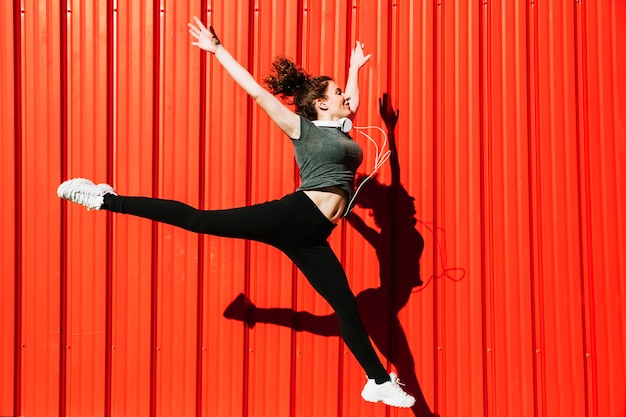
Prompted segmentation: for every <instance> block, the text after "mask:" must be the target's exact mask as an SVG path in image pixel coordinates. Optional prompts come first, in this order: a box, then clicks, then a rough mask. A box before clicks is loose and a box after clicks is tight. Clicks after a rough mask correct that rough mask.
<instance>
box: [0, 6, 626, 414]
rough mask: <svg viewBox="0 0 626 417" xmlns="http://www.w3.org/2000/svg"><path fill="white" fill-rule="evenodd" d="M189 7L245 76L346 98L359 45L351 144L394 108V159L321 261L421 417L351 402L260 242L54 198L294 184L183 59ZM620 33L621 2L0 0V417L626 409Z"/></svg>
mask: <svg viewBox="0 0 626 417" xmlns="http://www.w3.org/2000/svg"><path fill="white" fill-rule="evenodd" d="M193 15H199V16H202V17H203V18H204V19H206V20H208V21H211V22H213V24H214V26H215V27H216V29H217V30H218V32H219V33H220V37H221V39H222V40H223V42H224V43H225V44H226V45H227V46H228V48H229V50H230V51H231V53H232V54H233V56H235V57H236V58H237V59H238V60H239V61H240V62H241V63H242V64H243V65H244V66H246V67H247V68H249V69H250V71H251V72H252V73H253V74H254V75H255V76H256V77H257V78H258V79H260V78H262V77H263V76H264V75H265V74H266V73H267V72H268V70H269V68H270V63H271V60H272V58H273V57H274V56H276V55H278V54H285V55H287V56H291V57H293V58H294V59H296V60H297V61H299V62H301V63H302V64H303V65H304V66H305V67H306V68H307V69H309V70H310V71H311V72H313V73H324V74H330V75H333V76H335V77H336V79H337V81H338V82H339V83H344V82H345V78H346V76H347V74H346V69H347V68H346V67H347V63H348V59H349V54H350V48H351V47H352V46H353V43H354V41H355V40H357V39H358V40H360V41H362V42H364V43H365V45H366V49H367V50H368V51H371V52H372V53H373V56H374V57H373V59H372V61H371V62H370V63H368V66H367V67H366V68H365V69H364V70H363V71H362V74H361V87H362V89H361V90H362V107H361V110H360V113H359V116H358V118H357V120H356V124H357V125H362V126H363V125H371V124H374V125H379V126H382V125H384V123H383V120H382V118H381V116H380V113H381V108H380V107H379V105H381V106H382V110H383V113H386V114H387V116H390V115H393V112H394V111H397V110H399V111H400V113H399V118H398V120H397V128H396V129H395V131H392V132H390V133H395V135H390V138H389V139H390V141H391V146H392V148H393V149H394V151H395V152H394V158H392V160H391V163H390V164H389V165H387V166H385V167H384V168H383V169H382V171H381V173H380V174H379V176H378V178H377V179H376V181H375V182H373V183H371V184H370V185H369V187H367V188H366V189H365V191H364V196H363V198H362V199H361V205H360V207H358V208H357V209H356V210H355V216H354V217H352V218H351V219H350V221H349V222H344V223H342V224H341V225H340V227H338V228H337V230H336V231H335V233H334V234H333V236H332V238H331V243H332V245H333V247H334V248H335V250H336V252H337V255H338V256H339V258H340V259H341V261H342V262H343V264H344V265H345V266H346V271H347V272H348V275H349V278H350V280H351V285H352V288H353V290H354V292H355V294H357V295H358V299H359V305H360V307H361V309H362V314H363V318H364V321H365V324H366V327H367V328H368V329H369V331H370V334H371V336H372V339H373V341H374V343H375V346H376V348H377V349H378V351H379V352H380V353H381V356H382V357H383V358H384V359H385V363H386V364H387V365H388V366H389V369H390V370H398V371H399V373H400V376H401V377H402V379H403V380H404V381H405V382H406V383H407V389H408V390H409V391H411V392H413V393H415V394H417V395H418V397H419V398H420V401H419V403H418V406H416V407H415V408H414V409H413V410H412V412H411V411H407V410H389V411H388V410H387V409H386V408H385V407H383V406H381V405H372V404H367V403H365V402H363V401H362V400H361V399H360V397H359V395H358V393H359V390H360V389H361V386H362V384H363V382H364V375H363V371H362V370H361V369H360V367H359V366H358V364H357V363H356V361H355V360H354V358H353V357H352V355H351V354H350V353H349V351H348V350H347V349H346V347H345V346H344V345H343V343H342V342H341V339H340V338H339V337H338V332H337V326H336V323H335V319H334V316H333V315H332V311H331V309H330V308H329V306H328V305H326V303H325V302H324V301H323V300H322V299H321V298H320V297H319V296H317V294H316V293H315V292H314V291H313V290H312V289H311V287H310V286H309V285H308V283H307V282H306V279H305V278H304V277H303V276H302V275H301V274H300V273H299V272H298V271H296V270H294V268H293V266H292V264H291V263H290V262H289V261H288V260H287V259H286V258H285V257H284V256H283V255H282V254H280V253H279V252H277V251H276V250H275V249H273V248H268V247H266V246H263V245H260V244H256V243H249V242H242V241H236V240H227V239H220V238H215V237H209V236H197V235H193V234H190V233H187V232H184V231H182V230H178V229H175V228H172V227H170V226H165V225H156V224H151V223H150V222H147V221H145V220H141V219H135V218H130V217H126V216H113V215H110V214H107V213H93V212H85V211H84V210H81V209H80V208H78V207H75V206H73V205H67V204H61V203H59V202H58V199H57V198H56V196H54V189H55V188H56V186H57V185H58V183H59V182H60V181H61V180H62V179H64V178H67V177H73V176H85V177H90V178H93V179H94V180H96V181H98V182H105V181H106V182H109V183H112V184H113V185H114V186H115V187H116V189H117V190H118V191H119V192H120V193H123V194H131V195H133V194H134V195H155V196H159V197H163V198H173V199H178V200H182V201H185V202H187V203H188V204H190V205H193V206H198V207H202V208H223V207H234V206H239V205H244V204H250V203H256V202H262V201H265V200H268V199H274V198H278V197H280V196H281V195H283V194H284V193H286V192H289V191H291V190H292V189H293V188H294V187H295V185H296V183H297V181H296V180H297V177H296V175H297V173H296V170H295V166H294V162H293V156H292V149H291V145H290V144H289V142H288V141H287V140H285V139H284V138H283V137H282V136H283V135H282V134H281V133H280V132H279V131H278V129H277V128H276V127H275V126H273V124H272V123H271V122H270V121H269V119H268V117H267V116H266V115H265V114H264V113H263V112H261V111H259V109H258V108H257V107H256V106H255V105H254V104H253V103H252V102H251V101H250V100H249V99H248V98H247V97H246V96H245V94H244V93H243V92H242V91H241V90H240V89H239V88H238V87H236V85H235V84H234V83H233V82H232V80H230V78H229V76H228V75H227V74H226V73H225V72H224V70H223V69H222V68H221V67H220V66H219V64H217V63H216V62H215V60H213V59H212V58H211V57H210V56H205V55H202V54H199V53H198V51H196V50H195V49H193V48H191V47H189V36H188V34H187V31H186V22H187V21H188V20H189V19H190V17H191V16H193ZM624 18H626V3H624V2H623V1H621V0H611V1H606V2H602V3H597V2H588V1H585V0H579V1H576V0H571V1H570V0H567V1H565V0H562V1H552V2H549V1H530V2H525V1H521V0H519V1H516V2H506V1H491V2H487V1H485V0H479V1H476V2H471V3H467V2H455V1H451V0H450V1H448V0H445V1H444V0H433V1H425V2H411V1H381V0H378V1H375V0H360V1H359V0H350V1H348V0H344V1H339V2H336V1H328V0H320V1H307V0H299V1H297V2H293V1H288V0H255V1H251V0H237V1H232V2H208V1H205V0H194V1H191V2H173V1H172V2H170V1H165V0H143V1H137V2H117V1H114V0H98V1H97V2H87V1H69V2H65V1H59V0H56V1H52V0H47V1H39V2H34V1H18V0H15V1H14V2H5V3H3V5H2V6H0V21H1V22H2V23H3V25H2V27H3V29H2V30H3V32H2V35H3V36H2V40H1V41H0V57H1V59H2V64H1V65H0V71H1V75H2V77H0V79H1V80H2V81H0V97H1V98H0V100H1V103H2V109H3V111H2V112H0V113H1V114H0V134H1V135H2V138H3V139H2V153H1V154H0V158H1V161H2V162H1V163H0V166H1V168H0V170H1V173H2V185H3V190H5V192H4V193H3V194H2V197H0V198H1V199H2V201H1V204H0V207H1V209H0V210H1V213H2V216H0V218H2V220H1V221H2V230H3V234H2V238H1V240H0V242H1V243H0V247H1V248H2V251H0V252H1V253H2V255H1V257H0V271H1V272H2V273H3V274H2V275H3V279H2V284H1V286H0V290H1V293H0V294H1V295H0V301H1V307H0V311H1V314H2V316H1V317H0V339H1V340H2V342H1V343H0V392H1V393H0V414H1V415H24V416H48V415H59V416H61V415H76V416H81V415H85V416H93V415H105V416H109V415H151V416H156V415H161V416H169V415H198V416H201V415H211V416H212V415H216V416H233V415H240V416H253V415H274V416H319V415H328V416H331V415H337V416H348V415H372V416H377V415H381V416H382V415H411V414H413V415H416V416H423V415H426V414H427V413H428V408H430V409H431V410H434V411H436V412H437V413H439V414H440V415H445V416H457V415H466V414H470V415H484V416H500V415H507V416H528V415H534V416H552V415H565V414H567V415H574V416H600V415H602V416H604V415H607V416H624V415H626V414H625V413H626V399H625V398H626V396H625V393H624V386H625V382H626V363H625V361H624V357H623V351H624V349H625V348H626V321H625V320H624V309H623V307H622V304H623V302H622V300H623V299H624V298H625V297H626V296H625V295H624V289H623V285H621V283H620V277H621V276H622V275H624V273H625V272H626V265H625V264H624V260H623V259H622V258H623V257H620V255H621V254H622V253H624V251H625V250H626V249H625V247H624V246H625V244H624V238H623V236H624V235H626V222H625V220H624V214H623V213H624V207H626V201H625V200H624V199H625V198H626V196H625V193H624V192H623V189H624V184H623V180H622V178H623V177H624V172H623V169H624V168H623V166H624V161H626V119H625V118H626V114H625V113H624V111H623V109H624V108H626V78H625V77H626V76H625V75H624V73H623V71H620V68H622V67H624V66H625V65H626V57H625V56H624V54H621V53H620V52H619V51H620V50H619V46H620V45H621V44H622V43H623V42H624V40H625V39H626V37H625V35H626V33H625V31H626V29H625V28H624V25H623V21H624ZM384 94H386V95H385V96H384V97H386V100H387V101H378V100H379V99H382V97H383V95H384ZM386 120H387V121H388V122H390V123H393V122H394V121H393V117H391V119H389V117H388V118H387V119H386ZM377 135H378V134H377V133H374V137H378V136H377ZM355 138H356V139H357V140H358V141H359V142H360V143H362V144H363V146H364V149H365V165H364V169H366V168H367V167H368V166H370V165H371V163H372V160H373V157H374V154H373V150H372V149H371V148H370V147H369V146H368V144H367V142H366V141H365V139H363V138H362V137H361V136H360V135H358V134H356V135H355ZM268 179H271V180H268ZM418 279H421V282H422V283H421V285H417V284H419V282H418V281H417V280H418ZM241 293H243V294H244V296H245V297H248V298H249V299H250V300H251V301H252V302H253V303H254V305H255V306H256V310H255V314H254V316H252V317H250V316H247V315H246V312H245V311H244V310H243V309H241V308H240V309H237V308H235V307H236V305H233V304H231V303H233V302H234V301H235V300H237V299H238V296H239V295H240V294H241ZM229 306H230V307H232V308H233V309H234V310H235V317H234V320H227V319H225V318H224V316H223V314H224V311H225V309H226V308H227V307H229Z"/></svg>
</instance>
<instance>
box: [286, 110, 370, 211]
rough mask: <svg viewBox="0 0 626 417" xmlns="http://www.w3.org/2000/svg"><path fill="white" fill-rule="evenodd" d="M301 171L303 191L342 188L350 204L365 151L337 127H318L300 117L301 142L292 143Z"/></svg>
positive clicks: (301, 187) (301, 188) (300, 187)
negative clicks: (357, 172) (355, 177)
mask: <svg viewBox="0 0 626 417" xmlns="http://www.w3.org/2000/svg"><path fill="white" fill-rule="evenodd" d="M291 142H292V143H293V146H294V153H295V156H296V163H297V164H298V168H299V169H300V186H299V187H298V191H301V190H316V189H320V188H324V187H331V186H339V187H340V188H341V189H342V190H344V191H345V192H346V195H347V197H348V201H350V200H351V199H352V196H353V195H354V176H355V174H356V170H357V168H358V167H359V165H361V162H362V161H363V152H362V151H361V147H360V146H359V145H358V144H357V143H356V142H355V141H354V140H352V138H351V137H350V136H348V135H347V134H345V133H342V132H341V131H340V130H339V129H337V128H335V127H318V126H315V125H314V124H313V123H312V122H311V121H310V120H308V119H306V118H304V117H300V139H291Z"/></svg>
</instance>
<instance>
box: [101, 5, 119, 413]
mask: <svg viewBox="0 0 626 417" xmlns="http://www.w3.org/2000/svg"><path fill="white" fill-rule="evenodd" d="M105 7H106V183H107V184H114V179H115V178H114V168H113V161H114V160H115V148H114V144H115V137H116V136H115V131H116V117H115V109H116V107H115V97H116V83H115V79H116V74H117V65H116V60H115V57H116V40H117V3H116V0H106V6H105ZM106 216H107V217H106V270H105V274H106V277H105V292H106V294H105V307H104V316H105V318H104V320H105V330H104V331H105V335H104V349H105V350H104V399H103V401H104V407H103V409H104V416H105V417H110V416H111V415H112V412H111V411H112V405H111V400H112V394H113V389H112V385H113V252H114V249H113V213H107V215H106Z"/></svg>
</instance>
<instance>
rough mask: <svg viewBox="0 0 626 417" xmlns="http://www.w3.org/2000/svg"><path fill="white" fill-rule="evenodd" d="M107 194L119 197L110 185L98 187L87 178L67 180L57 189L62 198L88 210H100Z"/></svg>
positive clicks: (99, 185)
mask: <svg viewBox="0 0 626 417" xmlns="http://www.w3.org/2000/svg"><path fill="white" fill-rule="evenodd" d="M106 194H113V195H117V194H115V191H114V190H113V187H111V186H110V185H108V184H98V185H96V184H94V183H93V182H92V181H90V180H88V179H85V178H74V179H71V180H67V181H65V182H64V183H63V184H61V185H59V188H57V195H58V196H59V197H60V198H63V199H65V200H69V201H71V202H73V203H77V204H80V205H82V206H85V207H87V210H100V208H102V204H104V196H105V195H106Z"/></svg>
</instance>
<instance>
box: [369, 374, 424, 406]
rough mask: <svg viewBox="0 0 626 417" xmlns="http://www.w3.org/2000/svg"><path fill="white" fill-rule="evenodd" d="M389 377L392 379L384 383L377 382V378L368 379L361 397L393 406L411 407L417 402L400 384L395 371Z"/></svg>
mask: <svg viewBox="0 0 626 417" xmlns="http://www.w3.org/2000/svg"><path fill="white" fill-rule="evenodd" d="M389 377H390V378H391V381H387V382H385V383H384V384H380V385H379V384H377V383H376V381H375V380H373V379H368V380H367V383H366V384H365V386H364V387H363V391H361V397H363V399H364V400H365V401H369V402H371V403H380V402H381V403H383V404H387V405H390V406H392V407H401V408H410V407H413V404H415V398H414V397H412V396H411V395H409V394H407V393H406V392H404V390H403V389H402V387H400V385H404V384H401V383H400V380H399V379H398V376H397V375H396V374H395V373H393V372H392V373H390V374H389Z"/></svg>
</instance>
